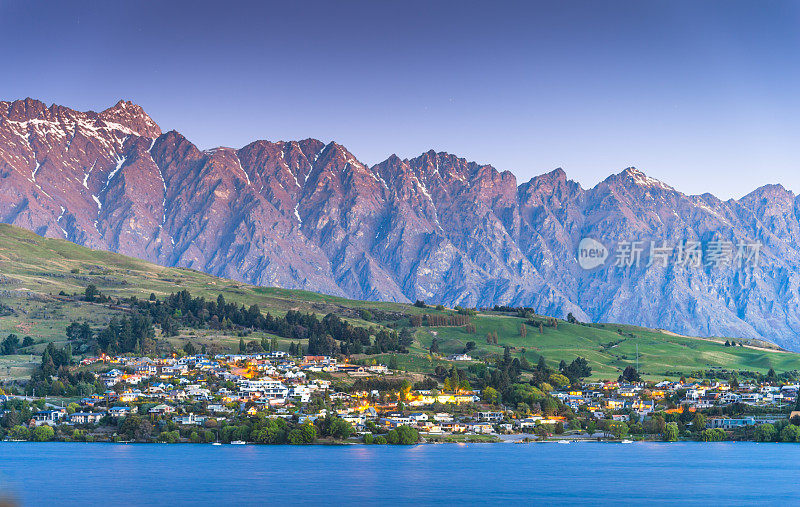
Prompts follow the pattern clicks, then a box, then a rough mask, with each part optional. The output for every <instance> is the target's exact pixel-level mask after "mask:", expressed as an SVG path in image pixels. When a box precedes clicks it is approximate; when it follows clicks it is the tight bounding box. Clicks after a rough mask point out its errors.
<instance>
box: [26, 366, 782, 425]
mask: <svg viewBox="0 0 800 507" xmlns="http://www.w3.org/2000/svg"><path fill="white" fill-rule="evenodd" d="M82 363H83V365H85V366H89V365H92V364H95V363H103V366H105V367H106V368H108V369H105V368H103V369H101V370H102V371H103V373H101V374H100V379H101V380H102V382H103V383H104V384H105V386H106V388H107V390H106V391H105V393H103V394H95V395H91V396H87V397H85V398H83V399H81V400H80V402H79V403H78V406H79V408H78V409H77V410H75V407H74V406H71V407H70V408H66V407H60V406H53V405H48V406H47V409H46V410H42V411H39V412H36V413H35V414H34V415H33V418H32V420H31V421H30V422H29V425H31V426H38V425H42V424H48V425H58V424H73V425H91V424H99V423H102V422H104V421H106V422H109V421H114V420H119V419H120V418H125V417H128V416H130V415H131V414H136V413H139V414H140V415H148V416H159V417H162V418H171V419H172V420H173V421H174V422H175V423H177V424H181V425H198V426H202V425H204V424H206V421H207V420H208V419H210V418H213V419H216V420H218V421H219V420H225V419H227V418H230V417H234V416H236V415H244V414H246V415H255V414H258V413H259V412H264V413H265V414H266V415H267V416H268V417H284V418H297V419H299V421H300V422H305V421H312V422H313V421H314V420H316V419H317V418H320V417H325V416H326V415H328V413H329V410H331V411H335V413H336V414H337V415H338V416H339V417H341V418H342V419H344V420H346V421H348V422H349V423H351V424H352V425H353V427H354V428H355V429H356V430H357V431H358V432H366V431H368V429H369V428H370V427H371V425H379V426H383V427H385V428H388V429H391V428H396V427H398V426H401V425H409V426H412V427H415V428H417V429H418V430H420V431H421V432H424V433H428V434H453V433H475V434H486V433H529V432H532V431H533V430H535V429H536V428H537V427H538V426H541V425H558V424H559V423H561V424H562V426H565V425H567V421H566V420H565V419H564V418H563V417H558V416H552V415H551V416H546V415H542V414H519V413H514V412H512V411H510V410H503V407H502V405H500V406H495V405H489V404H486V403H483V404H481V398H480V396H479V394H478V393H476V392H473V391H457V392H441V391H426V390H415V391H411V392H409V393H408V394H406V395H405V396H404V400H403V401H404V408H406V409H407V410H404V411H401V410H398V396H397V394H398V393H385V392H384V393H381V392H378V391H377V390H373V391H360V392H336V391H335V390H334V389H333V388H332V383H331V381H330V380H325V379H324V378H336V377H337V376H338V377H339V378H341V377H342V376H352V377H362V376H380V375H386V374H388V373H391V372H390V371H389V369H388V368H387V367H386V366H384V365H372V366H364V365H355V364H348V363H342V362H339V361H337V359H336V358H333V357H328V356H304V357H302V358H292V357H290V356H289V355H288V354H286V353H285V352H271V353H263V354H228V355H217V356H213V357H209V356H204V355H195V356H185V357H180V358H178V357H171V358H166V359H151V358H147V357H108V356H101V357H93V358H87V359H84V360H83V361H82ZM319 372H325V373H328V374H331V375H314V374H315V373H319ZM320 377H324V378H320ZM797 392H798V386H797V385H783V386H774V385H769V384H741V385H734V387H732V386H731V385H730V384H728V383H724V382H708V381H705V382H703V383H697V382H695V383H681V382H671V381H664V382H660V383H657V384H644V383H629V384H626V383H621V382H594V383H587V384H585V385H584V386H583V388H582V389H580V390H564V391H553V392H551V393H550V394H551V395H552V396H553V397H555V398H558V399H559V400H560V401H561V402H562V403H563V404H564V405H566V406H568V407H570V408H572V409H573V411H575V412H576V413H584V414H585V413H588V414H589V415H590V416H591V417H593V418H595V419H598V420H600V419H612V420H615V421H629V420H631V419H633V418H635V420H637V421H641V420H645V419H647V418H648V417H649V416H651V414H653V412H655V411H658V410H664V409H665V406H666V402H665V399H666V398H668V397H669V398H670V399H671V400H672V401H673V402H676V401H677V404H678V405H680V406H681V407H682V408H681V409H683V408H688V409H689V410H691V411H695V410H701V409H707V408H711V407H714V406H723V405H728V404H731V403H745V404H750V405H756V406H775V407H776V408H777V407H784V406H786V405H787V404H794V403H795V400H796V398H797ZM676 393H678V395H677V396H676ZM315 396H320V397H324V398H325V399H326V401H330V403H327V405H328V406H329V407H332V408H330V409H322V410H313V411H312V410H310V406H311V405H310V402H311V401H312V399H313V398H314V397H315ZM435 404H436V407H437V409H436V410H434V407H433V405H435ZM464 404H470V405H469V406H470V407H475V406H477V407H484V409H487V408H491V410H485V411H480V410H481V409H480V408H478V409H477V411H475V412H471V413H464V411H463V410H453V411H452V412H454V413H458V416H454V415H453V414H452V413H449V412H446V411H443V410H441V407H459V406H463V405H464ZM444 410H449V409H448V408H445V409H444ZM145 411H146V414H144V412H145ZM763 422H768V421H767V419H763V420H762V419H757V418H753V417H750V418H740V419H731V418H709V419H708V426H709V427H711V428H722V429H731V428H735V427H738V426H743V425H756V424H761V423H763Z"/></svg>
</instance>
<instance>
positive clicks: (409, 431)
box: [386, 424, 419, 445]
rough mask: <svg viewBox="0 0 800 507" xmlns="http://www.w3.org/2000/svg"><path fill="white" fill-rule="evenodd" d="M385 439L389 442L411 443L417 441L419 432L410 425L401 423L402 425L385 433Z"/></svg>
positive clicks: (398, 443)
mask: <svg viewBox="0 0 800 507" xmlns="http://www.w3.org/2000/svg"><path fill="white" fill-rule="evenodd" d="M392 433H393V434H392ZM389 435H391V436H389ZM386 439H387V440H388V441H389V443H390V444H396V445H413V444H416V443H417V442H419V432H418V431H417V430H415V429H414V428H412V427H411V426H408V425H406V424H403V425H402V426H398V427H397V428H395V429H393V430H391V431H390V432H389V433H388V434H387V435H386Z"/></svg>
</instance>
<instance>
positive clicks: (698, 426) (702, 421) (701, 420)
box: [692, 412, 707, 431]
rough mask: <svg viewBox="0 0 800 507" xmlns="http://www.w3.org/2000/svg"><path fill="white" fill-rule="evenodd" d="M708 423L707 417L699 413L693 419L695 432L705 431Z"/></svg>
mask: <svg viewBox="0 0 800 507" xmlns="http://www.w3.org/2000/svg"><path fill="white" fill-rule="evenodd" d="M706 422H707V418H706V416H705V415H704V414H701V413H700V412H697V413H695V415H694V419H692V428H694V431H703V430H704V429H705V428H706Z"/></svg>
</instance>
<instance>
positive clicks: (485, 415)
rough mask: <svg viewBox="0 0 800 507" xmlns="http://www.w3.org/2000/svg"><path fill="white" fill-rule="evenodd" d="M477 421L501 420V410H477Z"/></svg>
mask: <svg viewBox="0 0 800 507" xmlns="http://www.w3.org/2000/svg"><path fill="white" fill-rule="evenodd" d="M478 420H479V421H490V422H499V421H502V420H503V413H502V412H478Z"/></svg>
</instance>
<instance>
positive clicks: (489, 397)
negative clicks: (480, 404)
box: [481, 386, 500, 404]
mask: <svg viewBox="0 0 800 507" xmlns="http://www.w3.org/2000/svg"><path fill="white" fill-rule="evenodd" d="M481 395H482V397H483V401H486V402H488V403H492V404H497V403H499V402H500V393H499V392H497V389H495V388H494V387H491V386H490V387H487V388H486V389H484V390H483V392H482V393H481Z"/></svg>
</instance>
